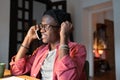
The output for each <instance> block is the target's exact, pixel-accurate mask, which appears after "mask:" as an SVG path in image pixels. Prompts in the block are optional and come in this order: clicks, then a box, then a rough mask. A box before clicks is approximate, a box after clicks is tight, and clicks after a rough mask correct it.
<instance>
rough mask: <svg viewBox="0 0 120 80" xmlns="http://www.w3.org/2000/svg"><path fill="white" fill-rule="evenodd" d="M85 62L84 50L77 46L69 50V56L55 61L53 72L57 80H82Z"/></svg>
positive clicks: (82, 47)
mask: <svg viewBox="0 0 120 80" xmlns="http://www.w3.org/2000/svg"><path fill="white" fill-rule="evenodd" d="M85 60H86V49H85V47H84V46H81V45H79V44H77V45H76V46H74V47H72V48H71V49H70V53H69V55H66V56H64V57H63V58H62V59H61V60H59V61H57V65H55V68H56V69H55V72H56V75H57V79H58V80H82V79H83V78H81V75H82V74H83V73H82V71H83V67H84V63H85Z"/></svg>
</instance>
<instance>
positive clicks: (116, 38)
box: [113, 0, 120, 80]
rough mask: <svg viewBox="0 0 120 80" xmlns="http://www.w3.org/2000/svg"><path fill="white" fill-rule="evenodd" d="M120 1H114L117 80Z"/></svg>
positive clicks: (119, 72) (118, 71)
mask: <svg viewBox="0 0 120 80" xmlns="http://www.w3.org/2000/svg"><path fill="white" fill-rule="evenodd" d="M119 3H120V0H113V9H114V30H115V31H114V32H115V63H116V80H120V62H119V61H120V9H119V7H120V5H119Z"/></svg>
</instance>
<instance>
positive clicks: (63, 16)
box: [43, 9, 72, 26]
mask: <svg viewBox="0 0 120 80" xmlns="http://www.w3.org/2000/svg"><path fill="white" fill-rule="evenodd" d="M44 15H49V16H51V17H53V18H54V19H55V21H56V22H57V24H58V25H59V26H60V25H61V23H62V22H64V21H69V22H72V21H71V17H70V14H69V13H67V12H65V11H64V10H60V9H50V10H48V11H46V12H44V14H43V16H44Z"/></svg>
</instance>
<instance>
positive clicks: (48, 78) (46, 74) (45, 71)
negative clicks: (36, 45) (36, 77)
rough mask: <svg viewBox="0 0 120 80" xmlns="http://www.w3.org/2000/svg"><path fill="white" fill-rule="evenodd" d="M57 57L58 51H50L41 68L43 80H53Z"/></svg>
mask: <svg viewBox="0 0 120 80" xmlns="http://www.w3.org/2000/svg"><path fill="white" fill-rule="evenodd" d="M55 55H56V49H55V50H52V51H49V52H48V55H47V57H46V59H45V60H44V63H43V65H42V67H41V75H42V80H53V66H54V60H55Z"/></svg>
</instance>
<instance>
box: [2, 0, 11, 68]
mask: <svg viewBox="0 0 120 80" xmlns="http://www.w3.org/2000/svg"><path fill="white" fill-rule="evenodd" d="M9 20H10V0H0V62H5V63H6V64H7V67H8V53H9V52H8V51H9V27H10V26H9Z"/></svg>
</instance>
